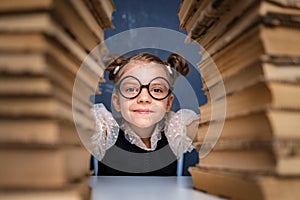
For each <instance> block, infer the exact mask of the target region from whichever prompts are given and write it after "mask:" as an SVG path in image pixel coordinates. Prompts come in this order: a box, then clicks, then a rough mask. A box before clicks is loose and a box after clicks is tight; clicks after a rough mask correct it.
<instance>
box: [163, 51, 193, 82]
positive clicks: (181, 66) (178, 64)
mask: <svg viewBox="0 0 300 200" xmlns="http://www.w3.org/2000/svg"><path fill="white" fill-rule="evenodd" d="M167 63H168V64H169V65H170V66H171V67H172V68H174V69H175V70H176V71H177V72H179V73H180V74H181V75H183V76H186V75H187V74H188V73H189V65H188V64H187V61H186V60H185V59H184V58H183V57H182V56H181V55H178V54H175V53H173V54H170V55H169V57H168V59H167Z"/></svg>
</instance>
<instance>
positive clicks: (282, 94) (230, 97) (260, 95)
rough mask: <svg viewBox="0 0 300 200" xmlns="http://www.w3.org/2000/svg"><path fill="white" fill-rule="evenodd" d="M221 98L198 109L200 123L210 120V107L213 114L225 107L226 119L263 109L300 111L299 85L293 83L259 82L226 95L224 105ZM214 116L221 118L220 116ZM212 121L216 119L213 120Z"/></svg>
mask: <svg viewBox="0 0 300 200" xmlns="http://www.w3.org/2000/svg"><path fill="white" fill-rule="evenodd" d="M287 97H288V98H287ZM223 98H224V97H221V98H220V99H218V100H214V101H212V100H211V101H209V102H208V103H207V104H205V105H203V106H201V107H200V112H201V119H202V120H203V121H202V122H205V121H207V120H210V118H211V111H212V110H211V109H212V106H213V109H214V112H215V113H218V112H222V111H223V110H222V107H224V106H226V118H230V117H234V116H239V115H244V114H246V113H250V112H255V111H257V110H261V109H264V108H276V109H290V110H299V109H300V103H299V102H300V87H299V84H293V83H283V82H265V81H260V82H257V83H254V84H252V85H250V86H247V87H246V88H243V89H241V90H239V91H236V92H233V93H231V94H227V96H226V105H225V104H224V99H223ZM212 104H213V105H212ZM215 116H221V114H220V115H215ZM212 120H218V119H217V118H214V119H212Z"/></svg>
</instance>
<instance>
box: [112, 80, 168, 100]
mask: <svg viewBox="0 0 300 200" xmlns="http://www.w3.org/2000/svg"><path fill="white" fill-rule="evenodd" d="M126 78H134V79H135V80H137V81H138V83H139V85H140V90H139V92H138V93H137V94H136V95H135V96H133V97H126V96H125V95H124V94H122V92H121V90H120V85H121V83H122V82H123V81H124V80H125V79H126ZM158 78H160V79H163V80H165V81H166V82H167V84H168V86H169V90H168V94H167V95H166V96H165V97H164V98H156V97H154V96H152V94H151V92H150V91H149V90H150V89H149V87H150V84H151V82H152V81H153V80H155V79H158ZM116 88H117V90H118V92H119V93H120V94H121V96H122V97H124V98H125V99H135V98H136V97H138V96H139V95H140V94H141V92H142V90H143V88H147V91H148V94H149V95H150V96H151V98H153V99H155V100H158V101H161V100H164V99H166V98H167V97H168V96H169V95H170V94H171V93H172V90H173V88H172V86H171V85H170V83H169V81H168V80H167V79H166V78H164V77H161V76H158V77H155V78H153V79H151V80H150V81H149V83H148V84H147V85H143V84H142V83H141V82H140V80H139V79H137V78H136V77H134V76H125V77H124V78H122V79H121V80H120V81H119V83H118V84H116Z"/></svg>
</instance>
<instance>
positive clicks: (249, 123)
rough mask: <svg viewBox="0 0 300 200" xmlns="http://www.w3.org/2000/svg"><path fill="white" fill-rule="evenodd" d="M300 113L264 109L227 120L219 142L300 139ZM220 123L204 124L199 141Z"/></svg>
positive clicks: (199, 132)
mask: <svg viewBox="0 0 300 200" xmlns="http://www.w3.org/2000/svg"><path fill="white" fill-rule="evenodd" d="M299 122H300V112H299V111H292V110H276V109H264V110H259V111H256V112H251V113H248V114H245V115H241V116H238V117H233V118H226V119H225V121H224V126H223V128H222V132H221V133H220V136H219V138H218V139H219V140H221V141H230V140H240V141H244V140H249V141H251V140H272V139H274V140H276V139H285V140H286V139H291V140H299V139H300V124H299ZM218 123H220V122H218V121H214V122H210V123H209V122H207V123H202V124H201V125H200V126H199V128H198V133H197V141H199V142H203V141H204V139H205V137H208V139H209V135H207V136H206V134H207V131H208V128H209V127H210V126H211V128H212V127H213V126H217V125H218Z"/></svg>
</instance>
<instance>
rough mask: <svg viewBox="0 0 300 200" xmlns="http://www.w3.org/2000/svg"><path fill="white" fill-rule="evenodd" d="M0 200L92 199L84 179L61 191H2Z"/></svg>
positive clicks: (89, 188)
mask: <svg viewBox="0 0 300 200" xmlns="http://www.w3.org/2000/svg"><path fill="white" fill-rule="evenodd" d="M0 199H3V200H4V199H10V200H39V199H45V200H66V199H70V200H88V199H91V187H90V186H89V183H88V179H87V178H83V179H81V180H79V181H75V182H72V183H70V184H68V185H66V186H64V187H62V188H59V189H42V190H32V189H31V190H28V189H27V190H16V189H12V190H6V191H0Z"/></svg>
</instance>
